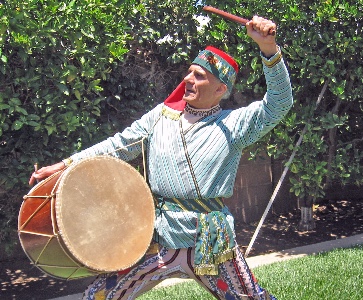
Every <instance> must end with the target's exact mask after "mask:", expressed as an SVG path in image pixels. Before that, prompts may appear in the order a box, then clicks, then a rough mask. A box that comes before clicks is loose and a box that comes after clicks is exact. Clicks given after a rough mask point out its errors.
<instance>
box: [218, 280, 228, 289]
mask: <svg viewBox="0 0 363 300" xmlns="http://www.w3.org/2000/svg"><path fill="white" fill-rule="evenodd" d="M217 287H218V288H219V289H220V290H222V291H223V292H226V291H227V290H228V284H227V283H225V282H224V281H223V280H221V279H218V280H217Z"/></svg>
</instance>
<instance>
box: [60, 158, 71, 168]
mask: <svg viewBox="0 0 363 300" xmlns="http://www.w3.org/2000/svg"><path fill="white" fill-rule="evenodd" d="M62 162H63V163H64V165H65V166H66V167H69V166H70V165H71V164H72V162H73V159H72V158H70V157H68V158H66V159H63V160H62Z"/></svg>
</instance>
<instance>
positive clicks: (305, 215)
mask: <svg viewBox="0 0 363 300" xmlns="http://www.w3.org/2000/svg"><path fill="white" fill-rule="evenodd" d="M300 210H301V220H300V222H299V231H310V230H313V229H315V227H316V224H315V221H314V218H313V206H312V205H310V206H301V208H300Z"/></svg>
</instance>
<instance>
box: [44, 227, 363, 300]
mask: <svg viewBox="0 0 363 300" xmlns="http://www.w3.org/2000/svg"><path fill="white" fill-rule="evenodd" d="M361 244H363V234H358V235H354V236H351V237H346V238H341V239H336V240H331V241H326V242H321V243H318V244H313V245H307V246H303V247H297V248H292V249H288V250H283V251H279V252H274V253H269V254H265V255H259V256H251V257H247V262H248V265H249V266H250V268H251V269H253V268H256V267H259V266H262V265H267V264H271V263H275V262H281V261H285V260H289V259H294V258H299V257H303V256H307V255H313V254H317V253H320V252H326V251H330V250H333V249H336V248H349V247H351V246H355V245H361ZM186 280H188V279H177V280H175V279H168V280H165V281H164V282H163V283H161V284H159V285H158V286H157V287H163V286H168V285H171V284H175V283H179V282H184V281H186ZM80 299H82V294H74V295H69V296H64V297H59V298H53V299H51V300H80Z"/></svg>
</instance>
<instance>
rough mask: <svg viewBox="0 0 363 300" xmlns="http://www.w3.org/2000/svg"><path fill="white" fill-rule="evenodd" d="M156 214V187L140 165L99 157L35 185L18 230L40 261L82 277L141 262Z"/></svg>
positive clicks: (61, 273) (52, 271)
mask: <svg viewBox="0 0 363 300" xmlns="http://www.w3.org/2000/svg"><path fill="white" fill-rule="evenodd" d="M154 218H155V212H154V202H153V197H152V194H151V191H150V189H149V187H148V185H147V183H146V182H145V180H144V178H143V177H142V176H141V175H140V174H139V173H138V172H137V171H136V170H135V168H133V167H132V166H130V165H129V164H127V163H126V162H124V161H122V160H120V159H116V158H114V157H111V156H96V157H92V158H88V159H84V160H82V161H80V162H79V163H76V164H73V165H71V166H70V167H69V168H67V169H65V170H63V171H61V172H58V173H56V174H53V175H52V176H50V177H49V178H47V179H45V180H43V181H41V182H39V183H38V184H37V185H36V186H35V187H34V188H32V189H31V190H30V191H29V193H28V195H26V196H24V201H23V203H22V206H21V208H20V212H19V218H18V232H19V239H20V243H21V245H22V247H23V250H24V251H25V253H26V254H27V256H28V257H29V259H30V260H31V261H32V262H33V263H34V265H36V266H37V267H38V268H39V269H41V270H42V271H43V272H45V273H47V274H49V275H51V276H54V277H57V278H61V279H76V278H82V277H87V276H93V275H97V274H100V273H107V272H113V271H120V270H125V269H127V268H130V267H132V266H133V265H135V264H136V263H137V262H138V261H139V260H140V259H141V258H142V257H143V256H144V255H145V253H146V251H147V249H148V247H149V245H150V242H151V238H152V235H153V229H154Z"/></svg>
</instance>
